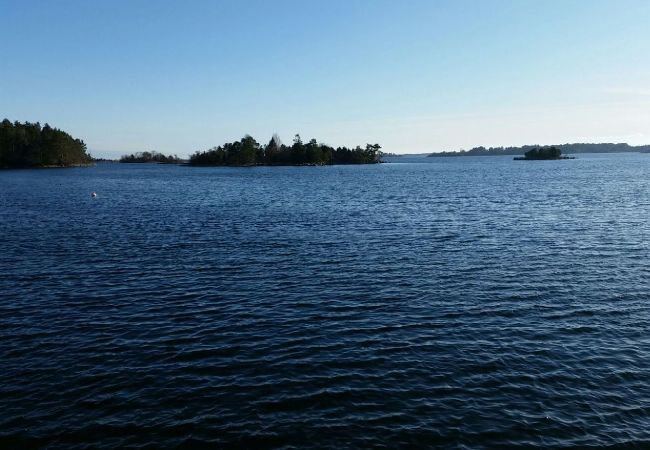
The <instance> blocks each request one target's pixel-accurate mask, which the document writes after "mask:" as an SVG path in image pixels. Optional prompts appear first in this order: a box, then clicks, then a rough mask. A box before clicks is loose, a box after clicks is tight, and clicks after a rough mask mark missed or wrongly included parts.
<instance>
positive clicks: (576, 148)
mask: <svg viewBox="0 0 650 450" xmlns="http://www.w3.org/2000/svg"><path fill="white" fill-rule="evenodd" d="M539 147H540V146H539V145H524V146H522V147H489V148H485V147H474V148H472V149H471V150H460V151H458V152H439V153H431V154H430V155H429V156H433V157H436V156H495V155H523V154H525V153H526V152H527V151H529V150H532V149H536V148H539ZM553 147H556V148H559V149H560V150H561V151H562V152H563V153H624V152H645V151H650V145H641V146H632V145H628V144H611V143H605V144H582V143H578V144H560V145H554V146H553Z"/></svg>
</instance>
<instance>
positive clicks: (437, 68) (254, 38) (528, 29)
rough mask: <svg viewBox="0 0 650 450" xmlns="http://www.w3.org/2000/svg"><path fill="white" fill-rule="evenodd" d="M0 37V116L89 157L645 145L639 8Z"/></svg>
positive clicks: (46, 10) (80, 17)
mask: <svg viewBox="0 0 650 450" xmlns="http://www.w3.org/2000/svg"><path fill="white" fill-rule="evenodd" d="M0 23H1V26H0V42H2V45H0V115H1V116H5V117H7V118H9V119H10V120H20V121H24V120H29V121H40V122H41V123H44V122H49V123H50V124H51V125H54V126H57V127H60V128H63V129H64V130H66V131H69V132H70V133H71V134H73V135H74V136H78V137H81V138H83V139H84V140H85V141H86V143H87V144H88V146H89V148H90V150H91V152H92V153H93V154H94V155H96V156H115V155H119V154H122V153H125V152H132V151H140V150H158V151H161V152H165V153H167V152H171V153H177V154H178V155H187V154H189V153H192V152H194V151H196V150H203V149H207V148H209V147H211V146H213V145H217V144H221V143H223V142H225V141H231V140H234V139H238V138H240V137H241V136H242V135H244V134H246V133H248V134H251V135H253V136H254V137H256V138H257V139H258V140H260V141H263V142H266V141H268V139H269V138H270V136H271V135H272V133H274V132H278V133H279V134H280V136H281V137H282V138H283V140H284V141H285V142H290V141H291V138H292V136H293V134H295V133H297V132H299V133H300V134H301V135H302V136H303V138H311V137H315V138H316V139H318V140H319V141H322V142H327V143H329V144H333V145H356V144H362V145H363V144H365V143H366V142H379V143H380V144H382V145H383V146H384V150H387V151H393V152H397V153H413V152H427V151H441V150H456V149H460V148H470V147H473V146H477V145H485V146H492V145H521V144H526V143H531V144H532V143H539V144H550V143H562V142H569V141H570V142H575V141H589V142H608V141H616V142H629V143H632V144H640V143H650V58H649V55H650V25H649V24H650V1H647V0H611V1H602V0H579V1H578V0H558V1H553V0H546V1H533V0H510V1H508V0H503V1H498V0H494V1H488V0H475V1H466V0H450V1H434V0H422V1H419V0H409V1H407V2H398V1H395V0H390V1H382V0H347V1H332V0H328V1H321V2H317V1H283V0H274V1H243V0H241V1H216V0H215V1H191V0H186V1H173V2H172V1H162V0H157V1H141V0H128V1H127V0H125V1H121V0H111V1H102V0H92V1H88V0H84V1H81V0H78V1H68V0H61V1H51V0H44V1H32V0H21V1H16V0H0Z"/></svg>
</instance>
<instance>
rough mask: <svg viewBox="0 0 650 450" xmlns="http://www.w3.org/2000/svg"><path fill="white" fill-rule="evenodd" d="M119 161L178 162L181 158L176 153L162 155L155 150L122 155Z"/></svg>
mask: <svg viewBox="0 0 650 450" xmlns="http://www.w3.org/2000/svg"><path fill="white" fill-rule="evenodd" d="M120 162H121V163H158V164H178V163H179V162H181V159H180V158H179V157H178V156H176V155H168V156H167V155H163V154H162V153H158V152H155V151H152V152H137V153H132V154H130V155H124V156H122V157H121V158H120Z"/></svg>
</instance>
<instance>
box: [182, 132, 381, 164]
mask: <svg viewBox="0 0 650 450" xmlns="http://www.w3.org/2000/svg"><path fill="white" fill-rule="evenodd" d="M380 149H381V146H380V145H379V144H373V145H371V144H368V145H366V147H365V148H361V147H356V148H354V149H349V148H347V147H337V148H334V147H330V146H328V145H325V144H319V143H318V142H316V139H312V140H310V141H309V142H307V143H306V144H305V143H303V142H302V139H300V135H298V134H297V135H296V136H295V138H294V140H293V144H292V145H284V144H283V143H282V141H281V140H280V138H279V137H278V135H277V134H275V135H273V137H272V138H271V140H270V141H269V143H268V144H267V145H260V144H259V143H258V142H257V141H256V140H255V139H253V138H252V137H251V136H245V137H243V138H242V139H241V140H239V141H236V142H229V143H227V144H224V145H220V146H219V147H215V148H212V149H210V150H208V151H205V152H196V153H194V154H193V155H192V156H191V157H190V164H191V165H194V166H254V165H273V166H275V165H277V166H297V165H324V164H373V163H378V162H381V152H380Z"/></svg>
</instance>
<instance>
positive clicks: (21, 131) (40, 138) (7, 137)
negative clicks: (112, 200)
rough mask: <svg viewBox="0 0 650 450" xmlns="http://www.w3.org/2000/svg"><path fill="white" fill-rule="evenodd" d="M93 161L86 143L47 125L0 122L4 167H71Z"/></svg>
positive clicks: (0, 161) (0, 158) (0, 163)
mask: <svg viewBox="0 0 650 450" xmlns="http://www.w3.org/2000/svg"><path fill="white" fill-rule="evenodd" d="M91 162H92V158H91V157H90V155H89V154H88V152H87V149H86V144H85V143H84V141H82V140H81V139H75V138H73V137H72V136H70V135H69V134H68V133H66V132H65V131H62V130H59V129H58V128H52V127H50V126H49V125H48V124H47V123H46V124H45V125H43V126H41V124H40V123H38V122H36V123H30V122H25V123H20V122H18V121H16V122H13V123H12V122H11V121H9V120H8V119H4V120H3V121H2V122H0V168H19V167H52V166H57V167H67V166H75V165H86V164H90V163H91Z"/></svg>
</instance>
